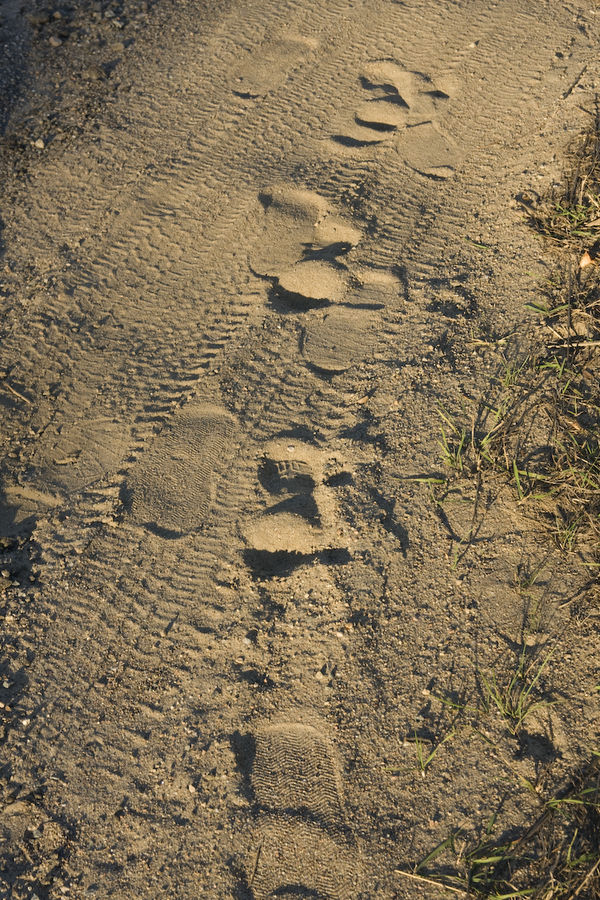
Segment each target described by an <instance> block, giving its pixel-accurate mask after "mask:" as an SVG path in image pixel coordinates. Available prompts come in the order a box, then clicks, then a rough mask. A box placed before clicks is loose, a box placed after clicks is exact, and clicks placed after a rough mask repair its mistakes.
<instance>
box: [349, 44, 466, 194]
mask: <svg viewBox="0 0 600 900" xmlns="http://www.w3.org/2000/svg"><path fill="white" fill-rule="evenodd" d="M360 82H361V85H362V87H363V89H364V91H365V95H364V97H365V98H364V100H363V101H362V102H360V103H359V104H358V105H357V106H356V108H355V109H354V111H353V116H352V119H351V120H350V121H345V122H343V123H342V125H341V128H340V131H339V133H337V134H334V135H333V136H332V140H333V141H334V142H335V143H336V144H337V145H338V146H340V147H346V148H351V149H356V148H360V147H368V146H371V145H375V144H381V143H384V142H392V141H393V142H394V143H395V145H396V147H397V149H398V152H399V153H400V154H401V156H402V157H403V158H404V160H405V161H406V162H407V163H408V165H409V166H411V168H413V169H415V170H416V171H418V172H420V173H421V174H423V175H428V176H429V177H432V178H447V177H448V176H449V175H451V174H452V173H453V171H454V169H455V168H456V166H457V164H458V161H459V153H458V149H457V147H456V146H455V145H454V144H453V142H452V141H451V140H450V138H448V137H447V136H446V135H445V134H444V133H443V131H442V129H441V128H440V126H439V125H438V124H437V120H438V118H439V116H440V113H441V112H442V109H443V106H444V105H445V104H446V103H447V101H448V100H449V95H448V94H447V93H446V92H445V91H443V90H441V88H440V87H439V86H438V85H436V84H435V83H434V82H433V81H432V80H431V78H429V76H427V75H425V74H423V73H422V72H413V71H410V70H408V69H405V68H403V67H402V66H400V65H398V63H396V62H393V61H392V60H377V61H374V62H372V63H369V64H368V65H367V66H366V67H365V69H364V71H363V73H362V74H361V76H360Z"/></svg>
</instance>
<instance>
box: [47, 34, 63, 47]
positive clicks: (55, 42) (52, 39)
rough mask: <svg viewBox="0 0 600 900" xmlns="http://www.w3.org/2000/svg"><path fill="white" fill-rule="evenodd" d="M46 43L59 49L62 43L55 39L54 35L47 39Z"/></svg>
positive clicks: (57, 38)
mask: <svg viewBox="0 0 600 900" xmlns="http://www.w3.org/2000/svg"><path fill="white" fill-rule="evenodd" d="M48 43H49V44H50V46H51V47H60V46H61V44H62V41H61V39H60V38H59V37H56V35H55V34H52V35H50V37H49V38H48Z"/></svg>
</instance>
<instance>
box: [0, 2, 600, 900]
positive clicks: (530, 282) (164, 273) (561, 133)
mask: <svg viewBox="0 0 600 900" xmlns="http://www.w3.org/2000/svg"><path fill="white" fill-rule="evenodd" d="M598 13H600V9H598V8H595V7H594V5H593V4H592V3H591V2H590V0H588V2H583V0H582V2H570V3H563V2H557V0H552V2H546V0H538V2H536V3H535V4H532V3H529V2H524V0H503V2H491V0H454V2H449V3H438V2H431V0H407V2H403V3H401V2H391V0H386V2H383V0H354V2H350V0H333V2H328V3H320V2H317V0H312V2H308V0H299V2H294V3H288V2H280V0H279V2H271V0H261V2H260V3H258V2H256V3H255V2H252V3H241V2H231V3H228V4H221V5H220V6H219V7H215V8H213V9H211V10H210V11H209V12H204V11H202V10H201V9H200V8H198V9H197V10H196V11H195V12H194V10H190V8H189V7H188V6H186V7H185V10H184V9H183V8H182V11H181V13H179V14H178V13H177V11H175V12H174V13H173V16H172V19H171V26H172V27H171V30H170V32H169V33H168V34H165V35H164V46H163V47H162V52H161V40H160V36H159V35H156V36H155V38H154V43H153V44H152V43H150V46H153V48H154V52H153V53H149V54H147V55H144V54H142V53H141V52H140V53H139V54H138V56H134V55H132V58H131V59H132V62H131V65H132V67H133V71H135V72H137V73H138V74H137V76H135V77H133V78H132V82H131V87H130V90H128V91H127V92H126V93H124V94H122V95H120V96H117V97H116V98H115V100H114V102H113V103H112V105H111V108H110V114H106V115H105V116H104V117H102V116H99V119H98V122H97V124H96V126H95V127H94V129H91V130H89V131H87V132H85V133H84V134H83V135H82V136H81V138H80V139H79V140H78V141H77V142H75V143H70V142H66V145H60V144H56V145H52V144H51V145H50V146H49V147H48V148H47V152H45V154H44V156H43V159H42V158H40V160H39V162H37V163H32V165H31V167H30V170H29V175H28V179H27V183H26V184H24V185H23V186H22V187H21V188H20V189H15V192H14V194H13V197H12V200H13V202H12V203H11V205H10V207H7V208H6V209H5V210H4V211H3V221H4V230H3V234H2V237H3V245H4V246H3V251H4V260H5V262H6V265H7V271H8V270H10V271H11V272H12V273H13V276H12V277H11V279H10V281H9V288H8V290H7V291H6V296H5V298H4V299H3V301H2V302H3V304H4V307H5V315H4V324H3V342H2V361H1V369H2V371H3V372H4V379H5V380H4V384H5V385H7V386H8V387H5V389H4V390H3V391H2V394H1V401H2V405H3V426H2V436H3V440H4V441H5V446H6V448H7V456H6V460H5V464H4V468H3V477H2V491H3V500H4V506H3V516H2V522H3V534H4V535H6V538H5V545H4V546H5V547H6V548H7V551H6V552H7V553H8V552H10V550H11V548H12V547H13V544H11V541H13V542H15V541H17V540H18V538H19V536H23V535H26V536H28V537H29V539H30V544H29V547H30V552H31V554H32V559H33V562H32V566H33V570H35V573H36V575H35V577H36V578H37V579H38V583H37V587H36V590H35V593H34V597H35V600H34V601H33V603H28V594H27V591H26V590H24V589H23V585H21V584H19V586H18V588H16V589H15V590H14V606H13V607H10V610H11V612H9V613H7V615H6V618H5V622H4V628H5V629H6V630H7V635H8V647H9V653H8V657H7V660H8V661H7V664H6V666H7V667H6V669H5V685H7V687H6V688H5V690H6V692H7V693H6V697H5V704H6V706H7V707H8V709H9V712H10V713H11V715H9V716H8V717H7V721H6V725H5V734H4V742H3V745H2V751H3V762H4V763H5V768H4V769H3V772H4V778H5V787H4V792H5V793H4V797H5V804H6V809H5V815H4V826H3V827H4V829H5V836H6V837H7V845H8V846H10V847H12V848H13V849H11V850H9V851H7V853H8V856H7V857H6V858H7V859H9V860H10V861H11V862H10V866H9V867H8V869H7V870H6V871H5V872H4V873H2V874H0V879H1V878H3V879H4V882H3V889H4V890H6V891H7V892H8V893H7V896H14V897H19V898H20V897H31V896H32V891H34V892H36V893H37V895H38V896H39V897H40V898H56V897H63V896H66V897H76V898H80V897H81V898H83V897H115V898H123V900H126V898H134V897H135V898H139V897H174V898H175V897H177V898H192V897H194V898H196V897H206V898H211V900H213V898H214V900H216V898H229V897H238V898H250V897H252V898H254V900H265V898H267V897H275V896H306V897H319V898H327V900H333V898H336V900H338V898H339V900H342V898H344V900H345V898H349V897H357V898H358V897H365V898H366V897H371V898H393V897H394V898H395V897H421V896H425V894H424V893H423V887H422V886H421V885H417V886H415V885H414V884H412V883H410V882H409V881H406V880H402V879H401V878H400V877H399V876H398V874H397V872H396V870H397V869H398V868H399V867H402V866H404V865H405V864H406V863H407V862H414V861H415V860H416V859H418V858H419V856H423V855H424V854H425V853H426V852H427V851H428V850H429V849H431V847H433V846H434V845H435V844H436V842H438V841H440V840H442V839H443V837H444V836H445V835H446V834H447V833H448V831H449V830H450V828H452V827H454V826H457V825H460V824H464V823H470V824H471V825H472V826H473V827H474V826H475V825H476V823H477V822H479V821H483V820H484V819H485V817H486V815H487V817H488V818H489V816H490V815H491V812H492V811H494V810H496V809H501V813H500V815H501V819H502V822H503V823H504V824H505V825H506V827H508V826H509V825H514V826H516V825H518V824H520V823H521V822H523V821H524V820H525V819H526V817H527V816H528V815H529V814H531V811H532V809H533V808H534V801H533V800H532V799H531V797H530V794H528V792H527V791H525V790H523V789H522V782H521V786H520V783H519V781H518V778H517V779H516V780H515V782H514V784H513V785H512V786H511V788H510V789H508V790H507V778H510V773H511V772H512V773H513V774H514V771H515V770H517V771H518V773H519V774H520V775H521V776H522V778H523V779H525V778H529V779H531V778H532V777H533V775H534V773H535V771H536V770H537V769H536V767H538V765H539V761H540V752H541V751H540V752H537V756H536V752H533V751H532V752H531V753H530V754H529V755H528V754H527V753H521V755H520V756H518V757H517V756H516V755H515V753H516V751H515V748H511V747H510V746H509V743H506V742H505V744H503V743H502V742H501V741H500V742H498V743H497V746H496V747H495V748H493V747H492V748H491V746H490V744H493V743H494V742H495V739H494V738H493V735H491V734H490V743H488V744H486V743H485V741H482V740H481V738H474V737H473V735H472V734H469V735H467V734H466V733H465V734H462V733H461V734H458V733H457V736H456V737H455V738H454V739H453V740H451V741H450V740H449V741H448V742H447V744H444V746H443V747H441V748H440V752H439V755H438V757H437V758H436V765H435V767H434V766H431V771H429V770H428V771H427V777H422V773H421V772H420V771H419V767H418V766H416V765H415V764H414V756H415V744H414V741H412V742H411V741H410V740H407V736H408V735H410V734H415V733H419V734H424V735H425V736H426V737H427V735H429V734H432V735H434V736H435V740H436V741H438V740H439V739H440V737H441V736H443V735H444V734H445V733H446V732H445V731H443V728H445V725H443V708H442V707H441V706H436V704H435V695H436V693H443V692H444V691H455V692H458V693H461V692H462V691H467V690H470V689H471V688H472V687H473V684H474V680H475V673H476V672H477V671H478V670H480V669H481V667H484V668H485V666H492V665H493V663H494V660H495V659H496V658H497V657H498V655H499V654H500V653H501V652H502V650H503V649H504V648H505V647H506V645H507V641H508V642H509V643H510V640H511V639H515V640H516V637H515V636H516V634H517V633H518V631H519V628H520V623H521V619H522V615H523V598H522V596H521V594H520V593H519V591H518V590H517V589H516V587H515V582H514V575H515V572H516V571H517V570H518V569H519V566H520V565H522V564H523V560H524V559H530V558H533V557H535V555H536V553H538V551H539V553H540V554H541V553H546V550H545V549H541V548H543V546H544V544H543V541H544V537H543V535H542V534H541V533H540V528H539V526H538V525H537V524H536V523H535V522H532V521H530V520H528V518H527V516H526V515H525V513H524V512H523V511H522V510H521V509H520V507H519V505H518V503H517V502H516V499H515V498H514V496H513V494H512V493H511V492H510V491H508V490H502V489H500V488H499V489H498V492H497V493H496V494H495V495H494V496H487V497H485V498H484V500H482V501H480V500H478V501H477V503H475V499H474V493H473V492H470V491H469V490H467V489H461V490H460V491H459V490H457V492H456V494H455V495H454V496H453V497H452V502H451V503H450V504H449V505H448V506H447V507H446V508H445V511H444V512H443V515H440V514H439V510H438V509H436V505H435V503H433V502H432V500H431V484H427V483H425V482H424V481H423V480H419V479H423V478H426V477H429V478H435V477H438V476H439V475H440V472H442V469H443V464H442V462H441V460H440V450H439V446H438V444H437V442H438V440H439V437H440V410H442V412H444V414H445V415H447V416H458V415H460V414H462V413H463V412H464V411H465V410H467V411H468V410H470V409H471V408H472V407H473V405H474V404H476V403H477V402H478V398H479V397H481V396H483V395H486V394H488V393H489V394H490V396H491V394H492V393H493V389H494V387H493V386H494V384H495V383H496V382H495V381H494V377H495V376H496V375H497V373H498V371H500V370H501V368H502V365H503V358H504V357H503V355H502V351H504V350H505V349H506V346H507V344H506V342H504V343H502V342H501V343H500V344H498V339H499V338H502V337H503V336H506V335H509V336H510V335H512V336H513V337H512V338H511V341H512V345H514V346H516V347H518V345H519V341H524V339H525V337H526V334H527V330H528V328H529V327H530V326H529V322H530V319H528V313H527V311H526V310H525V309H524V304H525V303H526V302H527V301H528V300H531V299H532V297H534V296H535V295H536V292H537V289H538V288H537V285H538V282H539V280H540V278H541V277H542V276H543V275H544V273H545V271H546V265H547V264H546V262H545V261H544V259H543V256H542V251H541V249H540V245H539V243H538V242H537V241H536V238H535V236H534V235H533V234H531V233H530V232H528V231H527V229H526V228H525V226H524V224H523V220H522V215H521V213H520V212H519V210H518V209H517V208H516V205H515V203H514V197H515V195H516V194H517V193H518V192H519V191H523V190H526V189H531V187H532V185H533V187H535V188H536V189H537V190H542V189H544V188H546V187H548V186H549V185H551V184H552V182H553V180H555V179H556V178H557V177H558V176H559V175H560V171H561V160H562V158H563V153H564V149H565V146H566V144H567V142H568V140H569V138H570V136H572V135H573V134H574V133H575V132H576V131H577V130H578V129H580V128H581V127H582V126H583V125H584V124H585V121H586V118H585V115H586V114H585V112H583V111H582V110H581V108H580V107H581V106H582V105H585V103H586V102H587V103H588V104H589V100H590V97H592V96H593V92H594V89H595V88H596V87H597V84H598V81H597V79H598V62H597V58H598V53H597V48H598V37H599V34H598V30H599V25H600V15H598ZM144 46H145V47H147V46H148V44H146V45H144ZM134 52H135V51H132V54H133V53H134ZM26 267H29V269H28V271H29V272H30V273H31V272H35V278H32V277H29V278H28V276H27V274H26ZM15 273H16V274H15ZM490 402H491V401H490ZM475 526H476V535H477V539H476V540H474V541H473V542H472V546H471V548H470V552H469V553H468V554H465V555H464V558H463V557H462V556H461V555H460V550H461V548H462V546H463V542H464V539H465V536H466V535H467V533H470V534H471V535H473V533H474V528H475ZM457 548H458V549H457ZM458 556H460V562H459V563H458V564H457V557H458ZM30 571H32V570H30ZM547 571H548V572H549V573H550V574H549V576H548V579H547V581H546V582H545V586H544V590H545V598H546V601H547V602H546V610H547V617H548V622H551V623H552V627H557V628H558V627H559V625H560V622H561V621H562V619H561V617H564V616H565V615H567V613H565V612H564V606H563V605H561V604H563V603H564V601H565V599H566V598H568V597H569V596H570V594H571V593H572V592H573V591H574V590H575V589H576V587H577V585H578V584H579V583H580V582H581V581H582V579H583V577H584V576H583V574H581V573H579V572H578V571H577V569H576V566H575V565H574V564H573V565H572V566H571V568H569V566H567V565H565V563H564V561H561V559H560V558H559V556H558V554H557V555H556V558H555V557H554V556H553V554H552V551H549V555H548V562H547ZM9 580H10V579H8V576H7V591H8V590H10V589H12V587H11V584H12V583H11V584H9V583H8V581H9ZM33 580H34V576H32V581H33ZM21 595H22V596H21ZM7 608H8V607H7ZM544 627H546V628H548V629H549V628H550V627H551V626H550V625H549V624H547V623H546V625H545V626H544ZM589 652H590V658H591V657H592V655H593V654H592V653H591V649H590V651H589ZM556 678H557V683H558V684H563V682H564V684H567V683H568V682H569V661H568V658H566V659H564V660H562V659H561V660H559V661H557V663H556ZM586 678H587V680H586ZM561 679H562V681H561ZM593 679H594V672H593V667H592V666H591V664H590V670H589V672H587V673H585V672H584V673H583V675H582V682H581V685H580V688H578V690H580V691H581V694H582V696H583V694H585V692H586V691H587V690H588V688H589V683H590V680H593ZM3 708H4V707H3ZM594 715H595V713H593V712H592V711H591V710H590V709H589V708H588V707H587V706H583V705H582V707H581V710H580V714H578V715H577V716H575V717H573V715H572V712H570V713H568V714H567V713H565V714H564V715H562V716H561V713H560V711H559V712H552V722H550V723H548V722H546V721H544V722H541V721H540V722H539V723H537V725H536V727H535V728H533V730H532V734H533V735H534V736H536V735H537V739H538V744H539V743H540V741H541V740H542V738H543V740H545V741H546V742H547V743H549V744H550V745H551V746H552V752H554V756H553V757H552V758H553V759H555V758H556V759H558V758H560V760H562V761H563V762H564V764H565V766H566V765H567V764H568V762H569V760H570V759H573V758H575V757H576V755H577V750H578V748H579V747H580V745H581V742H582V741H583V740H584V735H585V734H586V733H588V732H589V730H590V728H597V724H598V723H597V719H594ZM440 729H442V730H440ZM448 733H449V732H448ZM545 746H546V745H544V747H545ZM548 752H550V751H548ZM551 755H552V754H551ZM557 765H559V764H558V763H557ZM40 823H41V824H40ZM32 827H33V829H34V830H37V834H38V835H40V837H39V839H38V844H36V848H37V849H36V851H35V852H34V851H32V850H31V849H30V851H29V854H28V855H29V859H27V858H26V856H23V855H19V854H20V853H21V850H19V849H18V848H21V847H22V846H24V841H25V839H26V838H27V840H29V837H28V835H29V836H30V834H31V829H32ZM28 829H29V831H28ZM44 841H45V843H44ZM15 848H17V849H15ZM11 854H12V855H11ZM431 891H432V892H431V896H432V897H434V896H438V894H437V893H436V889H435V888H433V887H432V888H431ZM11 892H12V893H11Z"/></svg>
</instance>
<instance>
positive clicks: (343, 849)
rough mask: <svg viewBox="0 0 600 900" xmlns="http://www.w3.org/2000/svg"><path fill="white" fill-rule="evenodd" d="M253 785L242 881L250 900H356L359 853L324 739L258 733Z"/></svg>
mask: <svg viewBox="0 0 600 900" xmlns="http://www.w3.org/2000/svg"><path fill="white" fill-rule="evenodd" d="M250 780H251V785H252V789H253V792H254V797H255V801H256V807H257V816H258V821H257V831H256V836H255V840H254V846H253V849H252V852H251V853H250V854H249V857H248V860H247V862H246V878H247V881H248V885H249V887H250V889H251V891H252V894H253V897H254V900H266V898H268V897H290V898H291V897H298V896H303V897H304V896H306V897H315V898H320V900H348V898H349V897H353V896H356V892H357V889H358V881H359V873H360V864H359V859H358V851H357V848H356V842H355V839H354V836H353V835H352V832H351V830H350V828H349V826H348V822H347V816H346V811H345V808H344V801H343V795H342V785H341V777H340V770H339V765H338V762H337V759H336V754H335V750H334V747H333V745H332V744H331V742H330V741H329V740H328V739H327V738H326V737H325V735H324V734H322V733H321V732H320V731H319V730H318V729H317V728H315V727H313V726H312V725H306V724H300V723H284V724H272V725H267V726H266V727H264V728H262V729H260V730H259V731H258V732H257V733H256V734H255V753H254V761H253V765H252V772H251V779H250Z"/></svg>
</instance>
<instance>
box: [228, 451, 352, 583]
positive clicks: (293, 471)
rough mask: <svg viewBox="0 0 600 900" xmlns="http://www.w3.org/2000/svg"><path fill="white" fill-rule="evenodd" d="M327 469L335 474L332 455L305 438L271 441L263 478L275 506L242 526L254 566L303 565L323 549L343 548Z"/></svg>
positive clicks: (262, 482) (270, 500) (269, 506)
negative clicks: (337, 528)
mask: <svg viewBox="0 0 600 900" xmlns="http://www.w3.org/2000/svg"><path fill="white" fill-rule="evenodd" d="M326 467H327V470H328V471H327V474H328V475H330V474H331V469H332V459H331V454H326V453H324V452H323V451H320V450H317V449H316V448H315V447H312V446H311V445H310V444H306V443H304V442H303V441H298V440H295V439H292V438H288V439H283V440H275V441H273V442H271V443H270V444H268V445H267V447H266V449H265V454H264V458H263V461H262V463H261V465H260V466H259V471H258V478H259V481H260V483H261V484H262V486H263V488H264V489H265V492H266V496H267V498H268V499H267V503H268V504H269V505H267V507H266V509H265V510H264V511H263V512H262V513H261V514H260V515H259V516H258V517H257V518H253V519H251V520H250V521H249V522H247V523H244V524H243V525H242V526H241V528H240V530H241V534H242V537H243V539H244V542H245V543H246V546H247V547H248V552H247V554H246V561H247V562H248V563H249V564H250V565H251V566H253V567H258V568H261V567H263V566H264V565H265V563H267V562H268V561H271V562H279V563H285V562H286V561H287V562H288V563H296V564H299V563H300V562H302V560H304V559H306V558H307V557H313V556H315V555H316V554H319V553H321V552H323V551H326V550H334V549H337V550H339V549H343V548H342V547H340V539H339V537H338V535H337V534H336V532H335V531H334V528H333V523H334V515H335V509H334V504H333V498H332V497H331V491H330V489H328V488H327V486H326V485H325V484H324V482H325V477H326V476H325V468H326ZM337 471H339V466H338V468H337V470H336V473H337ZM274 500H275V502H273V501H274ZM284 567H285V566H284Z"/></svg>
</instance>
